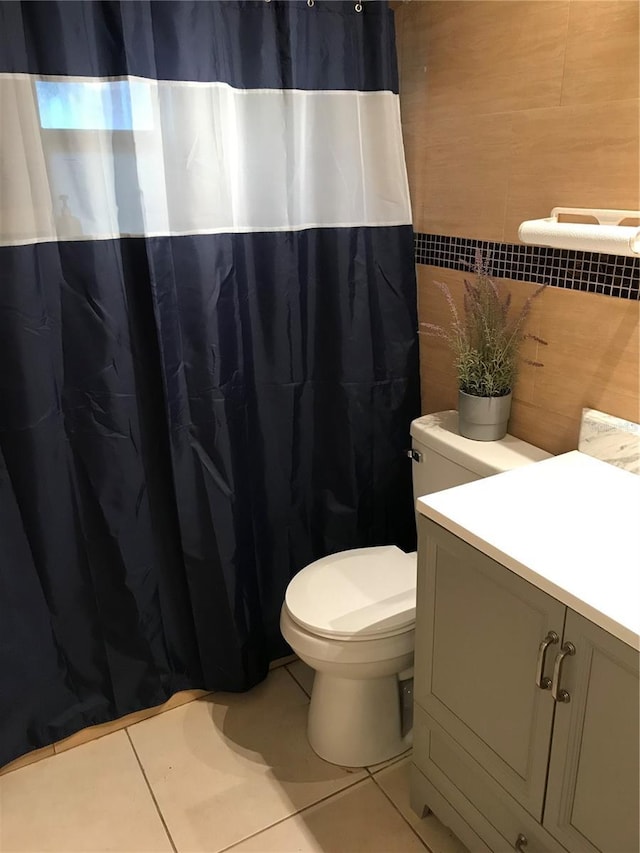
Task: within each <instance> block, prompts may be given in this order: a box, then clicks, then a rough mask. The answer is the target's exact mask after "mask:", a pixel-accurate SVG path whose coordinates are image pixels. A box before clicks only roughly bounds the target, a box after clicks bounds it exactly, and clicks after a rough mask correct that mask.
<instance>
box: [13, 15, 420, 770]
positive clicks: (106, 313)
mask: <svg viewBox="0 0 640 853" xmlns="http://www.w3.org/2000/svg"><path fill="white" fill-rule="evenodd" d="M0 111H1V112H0V365H1V366H0V765H2V764H3V763H5V762H6V761H9V760H10V759H12V758H14V757H15V756H17V755H19V754H22V753H24V752H27V751H28V750H30V749H33V748H36V747H40V746H43V745H45V744H49V743H51V742H53V741H56V740H58V739H61V738H63V737H65V736H67V735H69V734H71V733H73V732H74V731H76V730H77V729H79V728H81V727H84V726H88V725H93V724H96V723H101V722H104V721H106V720H110V719H113V718H115V717H118V716H122V715H124V714H127V713H130V712H132V711H135V710H137V709H140V708H142V707H149V706H152V705H154V704H159V703H161V702H163V701H165V700H166V699H167V698H168V697H169V696H170V695H171V694H172V693H174V692H175V691H177V690H181V689H184V688H187V687H204V688H208V689H212V690H214V689H223V690H233V691H238V690H245V689H247V688H249V687H251V686H252V685H254V684H256V683H257V682H258V681H259V680H260V679H262V678H263V677H264V676H265V674H266V672H267V668H268V664H269V661H270V660H271V659H274V658H276V657H278V656H281V655H283V654H286V653H287V651H288V650H287V647H286V646H285V644H284V642H283V640H282V638H281V636H280V633H279V629H278V619H279V610H280V606H281V603H282V600H283V597H284V592H285V589H286V586H287V583H288V581H289V579H290V578H291V577H292V576H293V574H295V572H296V571H298V570H299V569H300V568H302V567H303V566H304V565H305V564H306V563H308V562H310V561H312V560H314V559H317V558H319V557H321V556H323V555H325V554H328V553H332V552H335V551H339V550H342V549H345V548H351V547H357V546H365V545H374V544H383V543H396V544H398V545H400V546H401V547H404V548H411V547H412V545H413V537H414V525H413V509H412V499H411V485H410V467H409V463H408V461H407V460H406V458H405V456H404V453H403V451H404V449H405V448H406V447H407V446H408V443H409V435H408V428H409V422H410V420H411V418H412V417H414V416H415V415H416V414H417V413H418V411H419V404H418V381H417V378H418V377H417V374H418V369H417V335H416V330H417V319H416V305H415V302H416V295H415V279H414V267H413V246H412V229H411V225H410V208H409V198H408V189H407V179H406V172H405V166H404V157H403V151H402V140H401V131H400V117H399V107H398V97H397V75H396V58H395V48H394V33H393V18H392V13H391V12H390V11H389V9H388V8H387V4H386V3H379V2H375V3H374V2H369V3H364V4H363V8H362V7H361V6H360V4H358V5H354V3H350V2H349V3H342V2H322V0H317V2H315V4H314V3H311V4H308V3H307V2H276V0H273V2H265V0H257V2H189V0H182V1H181V2H148V0H140V2H136V0H133V2H56V0H52V1H50V2H24V3H20V2H2V3H0Z"/></svg>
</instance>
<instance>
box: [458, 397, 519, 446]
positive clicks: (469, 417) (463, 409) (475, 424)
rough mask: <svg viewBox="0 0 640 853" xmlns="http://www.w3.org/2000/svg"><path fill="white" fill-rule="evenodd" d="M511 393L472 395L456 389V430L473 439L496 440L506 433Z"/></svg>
mask: <svg viewBox="0 0 640 853" xmlns="http://www.w3.org/2000/svg"><path fill="white" fill-rule="evenodd" d="M510 414H511V393H509V394H505V396H504V397H474V396H473V394H465V392H464V391H458V431H459V433H460V435H464V436H465V438H472V439H474V440H475V441H497V440H498V439H500V438H504V436H505V435H506V433H507V423H508V421H509V415H510Z"/></svg>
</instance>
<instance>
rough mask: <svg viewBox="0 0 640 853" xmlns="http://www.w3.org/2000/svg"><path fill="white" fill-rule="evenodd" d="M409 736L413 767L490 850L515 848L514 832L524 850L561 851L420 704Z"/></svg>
mask: <svg viewBox="0 0 640 853" xmlns="http://www.w3.org/2000/svg"><path fill="white" fill-rule="evenodd" d="M413 742H414V749H413V756H414V757H413V761H414V764H415V765H416V767H417V768H418V769H419V770H420V772H421V773H422V774H424V776H425V777H426V778H427V780H429V782H430V783H431V784H433V786H434V787H435V788H437V790H438V791H439V792H440V793H441V794H442V796H444V797H445V799H446V800H447V801H448V802H449V803H450V805H451V806H452V808H453V809H454V810H455V811H456V812H457V813H458V814H459V815H461V817H462V818H463V819H464V821H465V822H466V823H467V824H468V825H469V827H470V828H471V829H472V830H473V832H475V833H476V834H477V835H478V836H479V837H480V838H481V839H482V841H483V842H484V843H485V844H486V845H487V846H488V847H489V849H490V850H492V851H494V853H501V851H509V850H514V849H515V844H516V839H517V838H518V836H519V835H523V836H524V837H525V838H526V845H523V846H524V850H525V851H526V853H562V851H563V850H564V848H563V847H561V846H560V845H559V844H558V843H557V842H556V841H555V839H554V838H552V836H550V835H549V833H548V832H546V830H545V829H544V828H543V827H542V826H540V825H539V824H538V823H537V822H536V821H535V820H534V819H533V818H532V817H531V815H529V814H528V812H527V811H526V810H525V809H523V808H522V806H520V805H519V804H518V803H517V802H516V801H515V800H514V799H513V797H511V796H510V795H509V794H508V793H507V792H506V791H505V790H504V789H503V788H502V787H501V786H500V785H498V784H497V782H495V780H494V779H493V778H492V777H491V776H489V775H488V774H487V773H486V772H485V771H484V770H483V769H482V767H481V766H480V765H479V764H478V763H477V761H475V759H473V758H472V757H471V756H470V755H469V754H468V753H467V752H466V751H465V750H464V749H463V748H462V747H461V746H460V745H459V744H458V743H456V741H454V740H453V739H452V738H451V737H450V736H449V735H448V734H447V733H446V732H445V730H444V729H443V728H442V727H441V726H439V725H438V723H436V722H435V720H433V719H432V718H431V717H430V716H429V715H428V714H427V713H426V712H425V711H424V710H423V709H422V708H421V707H420V706H419V705H416V706H415V716H414V736H413ZM426 805H427V806H429V807H430V808H431V805H430V804H429V803H426ZM434 805H436V808H434V809H433V811H434V812H435V813H436V815H437V804H434Z"/></svg>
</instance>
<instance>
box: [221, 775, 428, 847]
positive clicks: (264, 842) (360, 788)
mask: <svg viewBox="0 0 640 853" xmlns="http://www.w3.org/2000/svg"><path fill="white" fill-rule="evenodd" d="M424 850H425V848H424V845H423V844H422V843H421V841H420V839H419V838H418V837H417V836H416V835H415V833H414V832H413V831H412V830H411V828H410V827H409V826H407V824H406V822H405V821H404V820H403V819H402V817H401V816H400V815H399V814H398V812H397V811H396V809H395V808H394V807H393V806H392V805H391V803H390V802H389V801H388V800H387V798H386V797H385V796H384V794H382V793H381V791H380V790H379V789H378V788H377V786H376V784H375V782H373V781H371V780H369V781H366V782H361V783H360V784H358V785H355V786H354V787H353V788H349V789H348V790H347V791H343V792H342V793H340V794H336V795H335V796H333V797H330V798H329V799H328V800H325V801H324V802H322V803H319V804H318V805H315V806H313V807H312V808H310V809H307V810H306V811H304V812H302V813H301V814H298V815H295V817H290V818H288V819H287V820H285V821H283V822H282V823H279V824H277V825H276V826H273V827H271V828H270V829H267V830H266V831H265V832H261V833H260V834H259V835H255V836H254V837H253V838H249V839H247V840H246V841H243V842H241V843H240V844H238V845H237V846H236V847H232V848H231V850H230V851H229V853H294V851H304V853H311V851H313V852H314V853H316V851H317V853H321V851H326V853H329V851H330V853H424Z"/></svg>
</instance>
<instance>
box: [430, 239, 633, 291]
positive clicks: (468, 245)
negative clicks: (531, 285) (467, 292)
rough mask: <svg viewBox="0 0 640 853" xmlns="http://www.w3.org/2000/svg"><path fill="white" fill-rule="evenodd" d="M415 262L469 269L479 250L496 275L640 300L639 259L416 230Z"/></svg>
mask: <svg viewBox="0 0 640 853" xmlns="http://www.w3.org/2000/svg"><path fill="white" fill-rule="evenodd" d="M414 249H415V259H416V263H417V264H430V265H431V266H435V267H446V268H447V269H454V270H465V271H466V270H470V269H471V267H472V266H473V261H474V257H475V253H476V251H477V250H478V249H479V250H480V251H481V252H482V254H483V256H484V257H485V258H486V259H487V261H488V266H489V273H490V275H492V276H495V278H512V279H516V280H517V281H532V282H535V283H536V284H544V283H547V284H550V285H551V286H552V287H565V288H568V289H569V290H581V291H586V292H588V293H603V294H605V295H606V296H618V297H620V298H622V299H640V258H627V257H625V256H624V255H602V254H599V253H598V252H578V251H575V250H573V249H571V250H570V249H550V248H546V247H544V246H522V245H519V244H515V243H493V242H490V241H488V240H474V239H468V238H466V237H445V236H443V235H441V234H421V233H418V232H415V233H414Z"/></svg>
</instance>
